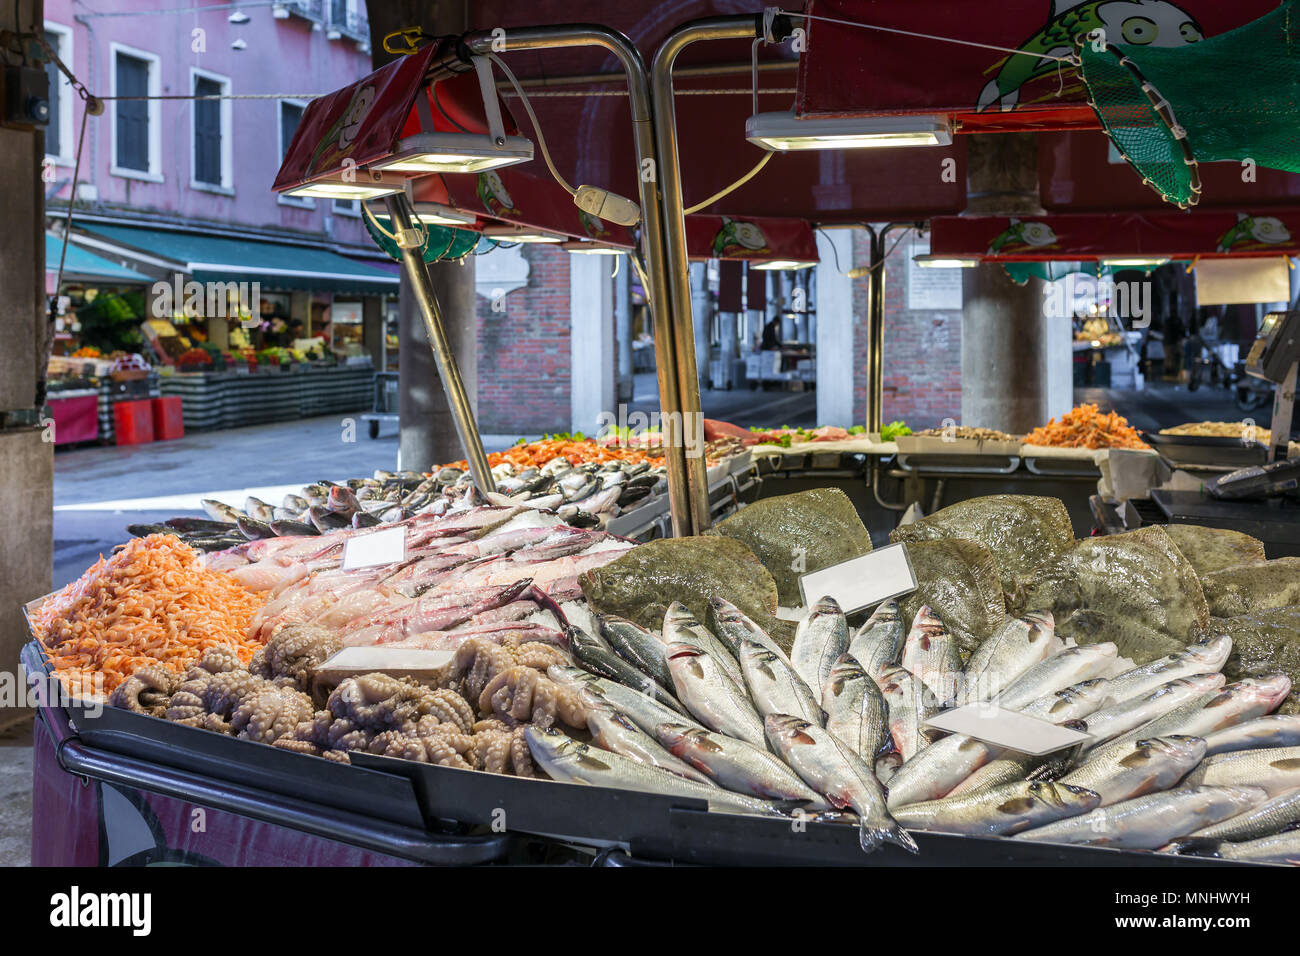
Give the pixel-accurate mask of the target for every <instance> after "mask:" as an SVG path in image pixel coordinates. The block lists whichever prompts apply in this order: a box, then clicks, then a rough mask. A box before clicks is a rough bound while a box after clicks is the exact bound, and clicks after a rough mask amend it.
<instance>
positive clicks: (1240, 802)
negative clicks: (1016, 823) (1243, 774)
mask: <svg viewBox="0 0 1300 956" xmlns="http://www.w3.org/2000/svg"><path fill="white" fill-rule="evenodd" d="M1263 801H1264V791H1263V790H1260V789H1259V788H1258V787H1194V788H1191V789H1181V790H1171V791H1169V792H1168V793H1149V794H1147V795H1146V796H1142V797H1135V798H1134V799H1132V800H1123V801H1121V802H1119V803H1116V804H1113V805H1110V806H1103V807H1098V808H1097V809H1095V810H1092V811H1090V812H1088V813H1085V814H1083V815H1082V816H1077V817H1071V818H1070V819H1068V820H1060V821H1057V822H1056V823H1049V824H1048V825H1047V826H1043V827H1039V828H1038V829H1036V830H1029V831H1027V832H1025V833H1021V834H1018V835H1017V836H1016V839H1018V840H1031V841H1033V842H1036V843H1075V844H1077V843H1086V844H1092V845H1097V846H1110V847H1116V848H1120V849H1127V850H1158V849H1159V848H1160V847H1162V846H1164V845H1165V844H1166V843H1168V842H1170V841H1171V840H1175V839H1177V838H1178V837H1181V836H1186V835H1187V834H1188V833H1191V832H1192V831H1193V830H1198V829H1201V828H1203V827H1206V826H1209V825H1210V824H1213V823H1218V822H1219V821H1220V820H1226V819H1227V818H1229V817H1234V816H1236V815H1237V814H1239V813H1245V812H1246V811H1247V810H1250V809H1251V808H1252V807H1256V806H1258V805H1259V804H1260V803H1262V802H1263Z"/></svg>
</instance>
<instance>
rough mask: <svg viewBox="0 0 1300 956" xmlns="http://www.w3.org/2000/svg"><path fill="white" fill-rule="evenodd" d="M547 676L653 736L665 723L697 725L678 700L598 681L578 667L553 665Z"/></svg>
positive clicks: (604, 678) (605, 680)
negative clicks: (606, 707) (627, 718)
mask: <svg viewBox="0 0 1300 956" xmlns="http://www.w3.org/2000/svg"><path fill="white" fill-rule="evenodd" d="M546 676H547V677H549V678H550V679H551V680H553V681H555V682H556V683H558V684H563V685H565V686H567V687H572V688H574V689H575V690H580V691H581V692H583V693H584V694H589V695H591V696H592V697H594V698H595V699H596V700H597V701H598V702H599V703H603V704H606V705H608V706H610V707H612V708H614V709H615V710H617V711H618V712H619V713H621V714H625V715H626V716H627V717H629V718H631V720H632V722H633V723H634V724H636V725H637V726H638V727H640V728H641V729H642V730H644V731H645V732H646V733H647V734H650V735H652V736H653V735H654V731H655V728H656V727H658V726H659V725H660V724H663V723H669V724H671V723H679V724H682V723H689V724H694V723H695V720H694V718H692V717H691V716H690V715H689V714H687V713H686V708H684V707H682V706H681V704H679V703H678V702H677V701H676V700H671V701H670V700H669V699H667V698H658V697H651V696H650V695H648V694H643V693H641V691H639V690H636V689H635V688H632V687H628V686H627V685H626V684H620V683H618V681H612V680H610V679H609V678H607V677H597V676H596V675H595V674H592V673H591V672H590V671H585V670H583V669H582V668H581V667H574V666H573V665H571V664H552V665H551V666H550V667H548V668H547V669H546ZM679 708H680V709H679Z"/></svg>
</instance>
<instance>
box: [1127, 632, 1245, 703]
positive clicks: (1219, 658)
mask: <svg viewBox="0 0 1300 956" xmlns="http://www.w3.org/2000/svg"><path fill="white" fill-rule="evenodd" d="M1231 653H1232V640H1231V638H1227V637H1214V638H1210V639H1209V640H1207V641H1201V642H1200V643H1199V644H1192V645H1190V646H1189V647H1188V648H1187V649H1186V650H1183V651H1179V652H1178V653H1177V654H1170V655H1169V656H1168V657H1162V658H1160V659H1159V660H1154V661H1151V662H1150V663H1149V664H1143V665H1141V666H1140V667H1134V668H1133V669H1132V670H1127V671H1124V672H1123V673H1122V674H1118V675H1116V676H1115V677H1112V678H1111V685H1112V687H1113V692H1114V694H1115V700H1116V701H1117V702H1118V701H1125V700H1131V699H1132V698H1134V697H1144V696H1146V695H1147V694H1149V693H1151V692H1152V691H1154V690H1155V689H1156V688H1157V687H1160V686H1162V685H1164V684H1168V683H1169V682H1170V681H1173V680H1177V679H1178V678H1180V677H1195V676H1196V675H1198V674H1212V673H1216V672H1217V671H1219V669H1220V668H1222V667H1223V665H1224V662H1226V661H1227V659H1228V655H1229V654H1231Z"/></svg>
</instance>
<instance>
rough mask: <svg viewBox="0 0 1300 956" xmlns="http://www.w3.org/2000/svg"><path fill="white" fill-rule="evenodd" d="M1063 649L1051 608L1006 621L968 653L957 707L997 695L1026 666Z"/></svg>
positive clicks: (1025, 669)
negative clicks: (969, 655)
mask: <svg viewBox="0 0 1300 956" xmlns="http://www.w3.org/2000/svg"><path fill="white" fill-rule="evenodd" d="M1064 649H1065V645H1064V644H1063V643H1062V642H1061V640H1060V638H1058V637H1057V636H1056V622H1055V621H1054V620H1053V619H1052V613H1051V612H1050V611H1034V612H1032V613H1030V614H1026V615H1025V616H1024V617H1022V618H1016V619H1012V620H1010V621H1007V622H1006V623H1005V624H1003V625H1002V626H1001V627H999V628H998V629H997V630H996V631H994V632H993V634H992V635H991V636H990V637H989V638H988V639H987V640H986V641H984V643H983V644H981V645H980V646H979V647H977V648H976V649H975V652H974V653H973V654H971V658H970V661H969V662H967V664H966V669H965V670H964V671H963V672H962V679H961V689H960V690H959V691H958V693H957V701H956V703H957V706H958V707H960V706H962V705H963V704H971V703H974V702H976V701H980V700H989V699H990V698H993V697H996V696H997V695H998V694H999V693H1001V692H1002V690H1003V689H1004V688H1005V687H1006V686H1007V685H1008V684H1010V683H1011V682H1012V681H1013V680H1015V679H1016V678H1017V677H1019V676H1020V675H1021V674H1023V673H1024V672H1025V671H1027V670H1029V668H1031V667H1033V666H1034V665H1035V664H1037V663H1039V662H1040V661H1044V660H1046V659H1047V658H1048V657H1051V656H1052V655H1053V654H1056V653H1058V652H1060V651H1062V650H1064Z"/></svg>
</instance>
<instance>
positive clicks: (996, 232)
mask: <svg viewBox="0 0 1300 956" xmlns="http://www.w3.org/2000/svg"><path fill="white" fill-rule="evenodd" d="M930 255H931V256H934V257H937V258H944V259H949V258H953V259H956V258H962V259H965V258H979V259H986V260H994V261H999V262H1033V261H1042V260H1050V259H1058V260H1067V261H1069V260H1092V259H1102V258H1105V259H1110V258H1131V257H1141V258H1161V259H1196V258H1222V257H1229V256H1231V257H1241V256H1294V255H1300V210H1296V209H1267V208H1265V209H1260V208H1253V209H1250V210H1242V211H1239V212H1236V213H1232V212H1196V213H1181V212H1171V213H1163V214H1161V213H1156V214H1141V213H1139V214H1125V215H1108V216H1107V215H1077V216H1026V217H1024V218H1023V219H1010V218H1006V217H1000V216H989V217H963V216H945V217H941V218H937V219H934V220H932V221H931V223H930Z"/></svg>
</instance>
